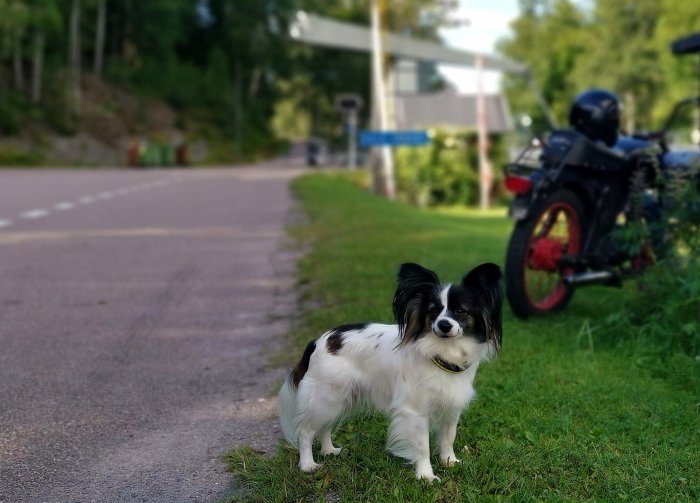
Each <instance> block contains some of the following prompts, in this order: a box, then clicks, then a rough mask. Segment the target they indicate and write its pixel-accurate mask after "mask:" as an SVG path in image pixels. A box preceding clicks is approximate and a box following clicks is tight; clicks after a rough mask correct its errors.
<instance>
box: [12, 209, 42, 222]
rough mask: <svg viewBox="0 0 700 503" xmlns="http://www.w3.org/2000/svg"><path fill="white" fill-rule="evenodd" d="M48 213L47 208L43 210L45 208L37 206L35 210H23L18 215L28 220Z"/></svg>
mask: <svg viewBox="0 0 700 503" xmlns="http://www.w3.org/2000/svg"><path fill="white" fill-rule="evenodd" d="M48 214H49V211H48V210H45V209H43V208H39V209H36V210H29V211H25V212H24V213H20V215H19V216H20V217H22V218H26V219H28V220H33V219H35V218H42V217H45V216H46V215H48Z"/></svg>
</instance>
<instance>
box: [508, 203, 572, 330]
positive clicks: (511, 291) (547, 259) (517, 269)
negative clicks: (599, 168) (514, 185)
mask: <svg viewBox="0 0 700 503" xmlns="http://www.w3.org/2000/svg"><path fill="white" fill-rule="evenodd" d="M582 240H583V206H582V204H581V201H580V200H579V198H578V197H577V196H576V194H574V193H573V192H571V191H570V190H566V189H562V190H558V191H556V192H555V193H553V194H552V195H551V196H550V197H548V198H547V199H546V200H545V201H544V202H543V203H542V204H541V205H538V206H537V207H535V208H532V209H531V211H530V214H529V215H528V217H527V218H526V219H525V220H522V221H520V222H518V223H517V224H516V226H515V229H514V230H513V234H512V235H511V238H510V243H509V244H508V254H507V256H506V295H507V297H508V301H509V302H510V305H511V308H512V309H513V312H514V313H515V314H516V315H517V316H519V317H521V318H526V317H528V316H530V315H532V314H538V313H547V312H549V311H553V310H556V309H561V308H563V307H564V306H566V304H567V303H568V302H569V299H570V298H571V295H573V288H572V287H571V286H569V285H567V284H565V283H564V281H563V278H564V277H565V276H566V275H568V274H571V273H573V270H572V269H571V268H566V267H562V265H561V260H562V258H563V257H564V256H576V255H578V254H579V253H580V251H581V246H582Z"/></svg>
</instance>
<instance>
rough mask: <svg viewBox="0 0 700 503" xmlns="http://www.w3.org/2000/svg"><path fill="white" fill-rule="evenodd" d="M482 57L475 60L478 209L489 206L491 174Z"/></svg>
mask: <svg viewBox="0 0 700 503" xmlns="http://www.w3.org/2000/svg"><path fill="white" fill-rule="evenodd" d="M483 69H484V57H483V56H482V55H481V54H479V55H478V56H477V58H476V86H477V87H476V88H477V94H476V117H477V120H476V122H477V134H478V141H479V147H478V148H479V207H480V208H481V209H486V208H488V207H489V205H490V193H491V183H492V182H493V172H492V170H491V163H490V162H489V157H488V149H489V138H488V124H487V118H486V96H484V85H483Z"/></svg>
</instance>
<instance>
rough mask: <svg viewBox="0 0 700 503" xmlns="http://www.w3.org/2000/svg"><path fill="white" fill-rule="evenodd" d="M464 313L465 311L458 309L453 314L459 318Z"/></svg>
mask: <svg viewBox="0 0 700 503" xmlns="http://www.w3.org/2000/svg"><path fill="white" fill-rule="evenodd" d="M466 312H467V311H465V310H464V309H462V308H461V307H458V308H457V309H455V314H456V315H458V316H461V315H463V314H466Z"/></svg>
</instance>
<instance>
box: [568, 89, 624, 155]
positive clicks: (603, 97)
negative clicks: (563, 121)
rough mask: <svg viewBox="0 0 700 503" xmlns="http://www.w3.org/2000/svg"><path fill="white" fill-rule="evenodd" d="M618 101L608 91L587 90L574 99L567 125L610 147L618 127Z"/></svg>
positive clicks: (613, 142) (614, 140) (615, 138)
mask: <svg viewBox="0 0 700 503" xmlns="http://www.w3.org/2000/svg"><path fill="white" fill-rule="evenodd" d="M621 110H622V106H621V105H620V99H619V98H618V97H617V96H616V95H615V94H613V93H611V92H610V91H605V90H603V89H589V90H588V91H585V92H583V93H581V94H579V95H578V96H576V99H574V104H573V105H572V106H571V113H570V114H569V125H570V126H571V127H572V128H574V129H575V130H576V131H578V132H579V133H581V134H583V135H585V136H586V137H588V138H589V139H591V140H593V141H602V142H603V143H605V144H606V145H607V146H608V147H612V146H613V145H614V144H615V142H616V141H617V130H618V129H619V127H620V111H621Z"/></svg>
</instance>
